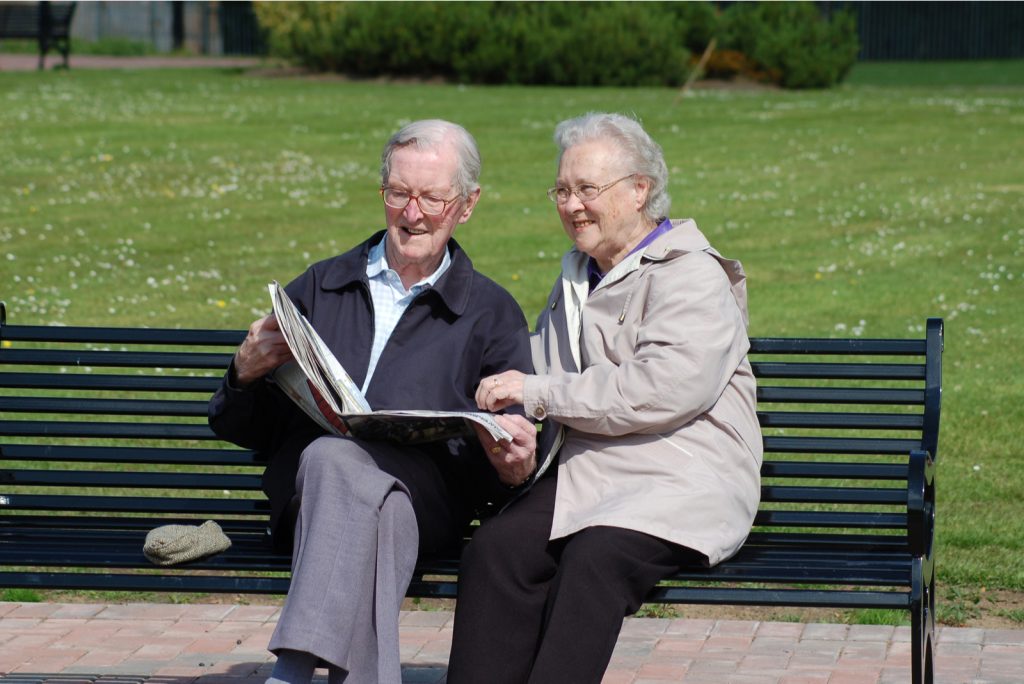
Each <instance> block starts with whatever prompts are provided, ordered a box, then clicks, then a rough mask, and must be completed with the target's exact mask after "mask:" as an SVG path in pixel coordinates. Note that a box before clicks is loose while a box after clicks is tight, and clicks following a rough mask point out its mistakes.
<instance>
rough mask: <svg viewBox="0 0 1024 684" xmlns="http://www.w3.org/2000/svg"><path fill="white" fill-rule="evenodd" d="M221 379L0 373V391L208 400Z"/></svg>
mask: <svg viewBox="0 0 1024 684" xmlns="http://www.w3.org/2000/svg"><path fill="white" fill-rule="evenodd" d="M220 383H221V376H217V377H187V376H171V375H166V376H157V375H111V374H100V373H97V374H92V373H0V387H4V388H8V389H33V390H37V389H39V390H51V389H56V390H88V391H110V392H196V393H201V394H205V395H207V396H209V395H211V394H213V393H214V392H215V391H216V390H217V388H218V387H220Z"/></svg>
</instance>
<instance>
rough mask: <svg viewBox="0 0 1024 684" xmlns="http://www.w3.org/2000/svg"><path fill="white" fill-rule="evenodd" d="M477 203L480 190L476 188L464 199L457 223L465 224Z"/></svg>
mask: <svg viewBox="0 0 1024 684" xmlns="http://www.w3.org/2000/svg"><path fill="white" fill-rule="evenodd" d="M479 201H480V188H477V189H476V190H474V191H473V192H471V193H469V197H467V198H466V206H465V207H463V209H462V214H461V215H460V216H459V223H465V222H466V221H468V220H469V217H470V216H472V215H473V210H474V209H476V203H477V202H479Z"/></svg>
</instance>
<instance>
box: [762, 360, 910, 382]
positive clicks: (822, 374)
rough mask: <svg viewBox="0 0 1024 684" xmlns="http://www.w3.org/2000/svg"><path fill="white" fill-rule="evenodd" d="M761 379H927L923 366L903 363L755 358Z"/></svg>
mask: <svg viewBox="0 0 1024 684" xmlns="http://www.w3.org/2000/svg"><path fill="white" fill-rule="evenodd" d="M750 365H751V366H752V367H753V369H754V375H756V376H757V377H758V378H790V379H806V380H924V373H925V370H924V366H923V365H915V364H903V363H878V364H870V365H869V364H863V363H796V362H793V361H786V362H781V361H753V362H751V364H750Z"/></svg>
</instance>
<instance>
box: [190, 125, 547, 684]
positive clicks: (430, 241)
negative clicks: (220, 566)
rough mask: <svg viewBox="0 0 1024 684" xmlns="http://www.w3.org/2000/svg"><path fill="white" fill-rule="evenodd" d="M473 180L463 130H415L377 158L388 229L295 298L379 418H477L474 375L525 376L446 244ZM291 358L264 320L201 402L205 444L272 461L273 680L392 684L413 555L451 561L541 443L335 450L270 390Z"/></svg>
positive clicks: (489, 303) (470, 196)
mask: <svg viewBox="0 0 1024 684" xmlns="http://www.w3.org/2000/svg"><path fill="white" fill-rule="evenodd" d="M479 174H480V154H479V152H478V151H477V146H476V142H475V141H474V139H473V137H472V136H471V135H470V134H469V132H468V131H466V130H465V129H464V128H463V127H462V126H459V125H457V124H454V123H451V122H448V121H439V120H425V121H414V122H412V123H410V124H408V125H407V126H405V127H404V128H402V129H401V130H400V131H398V132H397V133H395V134H394V135H393V136H392V137H391V139H390V140H389V141H388V143H387V145H386V146H385V148H384V152H383V155H382V157H381V188H380V194H381V198H382V200H383V209H384V221H385V228H386V229H385V230H382V231H379V232H377V233H376V234H374V235H372V236H371V237H370V238H368V239H367V240H365V241H364V242H363V243H362V244H360V245H357V246H356V247H354V248H352V249H351V250H349V251H347V252H345V253H344V254H340V255H338V256H335V257H333V258H330V259H326V260H324V261H320V262H318V263H316V264H313V265H312V266H310V267H309V268H308V269H307V270H306V271H305V273H303V274H301V275H300V276H299V277H298V278H296V279H295V280H293V281H292V282H291V283H290V284H289V285H288V287H287V293H288V295H289V296H290V297H291V299H292V300H293V301H294V302H295V304H296V305H297V306H298V307H299V308H300V309H301V310H302V312H303V313H304V314H305V316H306V317H307V318H308V319H309V321H310V323H311V324H312V325H313V327H314V328H315V329H316V330H317V331H318V332H319V333H320V335H321V336H322V337H323V339H324V340H325V342H326V343H327V345H328V346H329V347H330V349H331V351H332V352H333V353H334V354H335V355H336V356H337V357H338V359H339V360H340V361H341V363H342V365H343V366H344V367H345V368H346V369H347V370H348V371H349V373H350V374H351V376H352V379H353V380H354V381H355V382H356V383H357V384H359V385H360V386H361V387H362V390H363V393H364V394H365V396H366V398H367V400H368V401H369V403H370V404H371V405H372V406H374V407H375V408H381V409H386V408H410V407H413V408H429V409H439V410H469V409H475V406H474V403H475V399H474V393H475V390H476V388H477V386H478V385H479V382H480V378H482V377H486V376H490V375H493V374H495V373H499V372H501V371H505V370H508V369H520V370H529V369H530V367H531V364H530V342H529V336H528V331H527V327H526V319H525V318H523V314H522V312H521V311H520V310H519V306H518V305H517V304H516V302H515V300H514V299H513V298H512V296H511V295H510V294H509V293H508V292H506V291H505V290H503V289H501V288H500V287H499V286H498V285H497V284H495V283H494V282H493V281H491V280H488V279H487V278H485V277H484V276H483V275H481V274H480V273H478V272H477V271H476V270H474V268H473V264H472V262H471V261H470V260H469V257H468V256H467V255H466V253H465V252H463V251H462V248H461V247H459V245H458V243H457V242H456V241H455V239H454V238H453V237H452V236H453V233H454V232H455V229H456V228H457V227H458V226H460V225H461V224H463V223H466V222H467V221H468V220H469V218H470V216H471V215H472V213H473V209H474V208H475V207H476V203H477V200H478V199H479V197H480V184H479V182H478V178H479ZM290 358H291V353H290V352H289V351H288V346H287V344H286V343H285V341H284V338H283V336H282V334H281V331H280V329H279V327H278V325H277V321H276V319H275V318H274V317H273V316H267V317H265V318H261V319H259V320H258V321H256V322H254V323H253V324H252V326H251V327H250V329H249V334H248V335H247V336H246V338H245V340H244V341H243V342H242V344H241V346H240V347H239V349H238V351H237V352H236V354H235V356H234V359H233V360H232V362H231V365H230V367H229V368H228V370H227V373H226V374H225V377H224V381H223V383H222V385H221V387H220V389H219V390H218V391H217V393H216V394H215V395H214V396H213V398H212V399H211V401H210V425H211V426H212V427H213V429H214V431H215V432H216V433H217V434H218V435H220V436H222V437H224V438H225V439H229V440H231V441H233V442H235V443H237V444H239V445H241V446H243V447H247V448H250V449H255V450H257V451H258V452H259V453H260V454H262V455H263V456H264V457H265V458H266V459H267V462H268V465H267V469H266V471H265V472H264V474H263V487H264V491H266V493H267V496H268V498H269V499H270V508H271V529H270V530H269V532H270V534H271V539H272V541H273V542H274V544H275V545H276V546H277V547H278V548H283V549H287V548H291V549H292V582H291V588H290V589H289V591H288V597H287V599H286V600H285V603H284V607H283V609H282V611H281V617H280V619H279V620H278V623H277V628H276V629H275V630H274V634H273V636H272V637H271V639H270V645H269V648H270V650H271V651H273V652H274V654H275V655H277V662H276V663H275V665H274V670H273V672H272V673H271V677H270V680H269V681H271V682H273V683H274V684H281V683H287V684H299V683H305V682H309V681H310V680H311V679H312V677H313V672H314V669H315V668H316V667H317V666H318V665H321V666H324V667H326V668H327V670H328V676H329V681H330V682H331V683H332V684H337V683H339V682H342V681H344V682H348V683H349V684H356V683H357V682H376V683H378V684H400V682H401V679H402V674H401V660H400V651H399V643H398V616H399V608H400V605H401V601H402V597H403V595H404V593H405V591H406V588H407V587H408V585H409V582H410V579H411V577H412V573H413V567H414V564H415V562H416V554H417V551H439V550H443V549H448V548H452V547H455V548H457V546H458V544H460V543H461V540H462V532H463V530H464V529H465V526H466V525H467V524H468V523H469V521H470V520H472V519H473V518H474V517H477V516H479V515H481V514H483V513H486V512H487V509H488V504H490V503H499V502H501V501H502V500H504V499H506V498H507V497H508V496H509V495H510V494H511V492H512V490H514V488H515V487H516V486H518V485H522V484H524V482H525V481H526V479H527V478H528V477H529V476H530V474H531V473H532V472H533V470H534V460H533V459H534V452H533V445H534V440H535V437H536V431H535V430H534V428H533V426H532V425H531V424H530V423H529V422H528V421H527V420H526V419H525V418H523V417H522V416H499V417H498V418H499V422H502V424H503V425H504V426H505V427H506V429H508V430H509V431H510V433H511V434H512V436H513V438H514V439H513V441H511V442H508V443H502V444H496V443H494V441H493V440H490V439H489V437H488V436H487V435H486V434H483V435H481V436H480V440H479V441H478V440H475V439H462V438H460V439H452V440H448V441H446V442H434V443H429V444H397V443H391V442H382V441H368V440H362V439H358V438H355V437H334V436H328V435H326V434H325V432H324V430H323V429H321V428H320V427H319V426H318V425H317V424H316V423H314V422H313V421H312V420H310V419H309V418H308V417H307V416H306V415H305V414H304V413H303V412H302V411H300V410H299V409H298V408H297V407H296V405H295V404H294V403H292V402H291V400H289V399H288V398H287V397H286V396H285V395H284V393H283V392H281V391H280V389H279V388H278V387H277V386H276V385H275V383H274V382H273V377H272V372H273V370H274V369H275V368H277V367H278V366H280V365H281V364H282V363H284V362H285V361H287V360H289V359H290ZM481 442H482V444H481ZM481 447H484V448H485V449H486V451H485V450H484V449H482V448H481Z"/></svg>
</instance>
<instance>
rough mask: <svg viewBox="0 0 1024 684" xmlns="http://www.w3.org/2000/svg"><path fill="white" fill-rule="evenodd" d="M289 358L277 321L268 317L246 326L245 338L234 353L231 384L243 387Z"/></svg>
mask: <svg viewBox="0 0 1024 684" xmlns="http://www.w3.org/2000/svg"><path fill="white" fill-rule="evenodd" d="M291 358H292V352H291V350H290V349H288V343H287V342H286V341H285V339H284V334H283V333H282V332H281V328H280V327H279V326H278V324H277V318H276V317H275V316H274V314H270V315H269V316H266V317H264V318H261V319H259V320H258V321H254V322H253V324H252V325H250V326H249V334H248V335H246V336H245V339H244V340H242V345H241V346H240V347H239V348H238V351H236V352H235V380H236V381H237V383H238V384H239V385H240V386H242V387H245V386H246V385H250V384H252V383H253V382H256V381H257V380H259V379H260V378H262V377H263V376H264V375H266V374H267V373H269V372H270V371H272V370H274V369H275V368H277V367H278V366H280V365H281V364H282V363H284V362H285V361H288V360H289V359H291Z"/></svg>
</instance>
